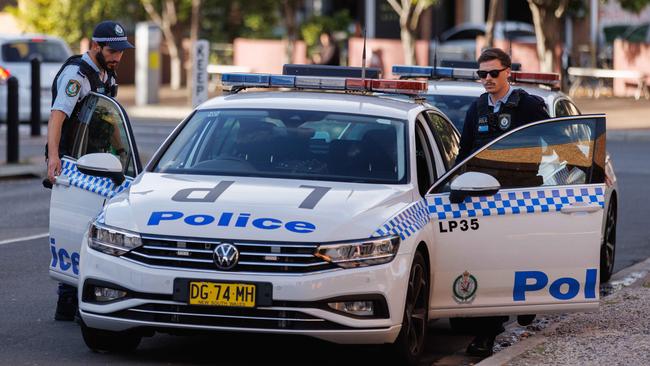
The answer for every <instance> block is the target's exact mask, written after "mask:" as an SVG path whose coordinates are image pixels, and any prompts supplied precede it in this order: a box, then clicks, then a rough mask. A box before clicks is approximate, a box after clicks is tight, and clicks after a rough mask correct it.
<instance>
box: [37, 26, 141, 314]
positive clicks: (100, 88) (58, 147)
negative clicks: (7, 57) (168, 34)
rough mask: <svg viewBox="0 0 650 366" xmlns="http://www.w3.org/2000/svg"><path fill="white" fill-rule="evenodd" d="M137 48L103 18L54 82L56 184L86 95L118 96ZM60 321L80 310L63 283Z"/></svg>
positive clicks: (49, 151) (51, 157)
mask: <svg viewBox="0 0 650 366" xmlns="http://www.w3.org/2000/svg"><path fill="white" fill-rule="evenodd" d="M129 48H134V47H133V45H131V44H130V43H129V42H128V41H127V38H126V34H125V33H124V28H123V27H122V26H121V25H120V24H119V23H117V22H114V21H103V22H101V23H99V24H97V26H96V27H95V30H94V31H93V36H92V42H91V45H90V49H89V50H88V52H86V53H84V54H83V55H76V56H72V57H70V58H69V59H68V60H66V62H65V63H64V64H63V66H62V67H61V69H60V70H59V72H58V74H57V75H56V77H55V78H54V82H53V83H52V108H51V112H50V118H49V121H48V127H47V145H46V147H45V155H46V160H47V178H48V180H49V182H51V183H54V181H55V177H56V176H57V175H59V174H60V173H61V157H63V155H71V153H72V151H71V149H72V144H73V139H74V136H72V133H73V128H72V127H73V124H74V123H76V121H77V113H78V112H79V109H80V107H81V105H82V102H83V100H84V98H85V97H86V96H87V95H88V94H89V93H90V92H91V91H93V92H97V93H100V94H104V95H108V96H111V97H115V96H116V94H117V83H116V75H115V70H116V69H117V66H118V65H119V63H120V59H121V58H122V54H123V53H124V50H126V49H129ZM58 293H59V300H58V302H57V307H56V313H55V315H54V319H56V320H74V316H75V313H76V312H77V290H76V288H74V287H72V286H69V285H66V284H63V283H60V284H59V291H58Z"/></svg>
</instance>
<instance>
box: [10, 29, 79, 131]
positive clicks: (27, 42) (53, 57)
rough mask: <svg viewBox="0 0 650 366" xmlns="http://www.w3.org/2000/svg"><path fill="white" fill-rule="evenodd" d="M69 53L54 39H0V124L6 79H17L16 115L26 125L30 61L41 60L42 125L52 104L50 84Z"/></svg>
mask: <svg viewBox="0 0 650 366" xmlns="http://www.w3.org/2000/svg"><path fill="white" fill-rule="evenodd" d="M71 54H72V53H71V52H70V48H69V47H68V45H67V44H66V43H65V42H64V41H63V40H62V39H61V38H58V37H54V36H47V35H40V34H37V35H13V34H12V35H0V56H1V58H0V100H1V101H2V103H0V120H2V121H6V120H7V103H6V102H5V101H6V100H7V85H6V81H7V79H8V78H9V77H11V76H15V77H16V78H17V79H18V98H19V107H18V115H19V118H20V120H21V121H27V120H29V118H30V115H31V99H30V98H31V87H32V79H31V63H30V62H31V59H32V58H34V57H40V59H41V62H42V64H41V119H42V120H43V121H46V120H47V119H48V117H49V114H50V106H51V104H52V93H51V87H52V81H53V80H54V77H55V76H56V73H57V72H58V71H59V68H61V65H63V62H65V60H66V59H67V58H68V57H70V55H71Z"/></svg>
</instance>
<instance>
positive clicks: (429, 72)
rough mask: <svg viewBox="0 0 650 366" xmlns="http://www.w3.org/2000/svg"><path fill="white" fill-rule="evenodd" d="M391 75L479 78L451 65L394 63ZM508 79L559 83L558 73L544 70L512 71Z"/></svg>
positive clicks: (407, 77)
mask: <svg viewBox="0 0 650 366" xmlns="http://www.w3.org/2000/svg"><path fill="white" fill-rule="evenodd" d="M393 75H397V76H399V77H400V78H401V79H409V78H427V79H464V80H479V77H478V75H477V74H476V70H474V69H462V68H453V67H432V66H404V65H395V66H393ZM510 80H511V81H513V82H517V83H528V84H541V85H548V86H551V87H558V86H559V83H560V75H559V74H556V73H546V72H523V71H512V72H511V77H510Z"/></svg>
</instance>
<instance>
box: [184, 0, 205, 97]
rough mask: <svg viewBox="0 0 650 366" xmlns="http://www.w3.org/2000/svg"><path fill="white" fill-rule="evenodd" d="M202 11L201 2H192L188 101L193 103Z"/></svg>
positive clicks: (196, 0)
mask: <svg viewBox="0 0 650 366" xmlns="http://www.w3.org/2000/svg"><path fill="white" fill-rule="evenodd" d="M200 9H201V0H192V20H191V23H190V62H189V66H188V67H187V68H186V70H187V100H188V101H189V102H190V103H192V88H194V85H193V82H194V80H193V78H192V75H193V74H194V61H195V60H194V45H195V44H196V41H197V40H198V39H199V24H200V14H199V10H200Z"/></svg>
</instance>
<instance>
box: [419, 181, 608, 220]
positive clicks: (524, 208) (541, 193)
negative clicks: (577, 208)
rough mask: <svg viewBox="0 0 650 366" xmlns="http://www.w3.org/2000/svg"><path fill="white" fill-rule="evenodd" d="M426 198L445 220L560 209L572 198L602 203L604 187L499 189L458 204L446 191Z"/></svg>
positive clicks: (577, 200) (435, 213)
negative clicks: (488, 194)
mask: <svg viewBox="0 0 650 366" xmlns="http://www.w3.org/2000/svg"><path fill="white" fill-rule="evenodd" d="M427 202H428V204H429V211H430V212H431V216H432V217H433V218H437V219H439V220H447V219H458V218H462V217H478V216H496V215H506V214H514V215H517V214H523V213H535V212H552V211H560V210H561V209H562V207H564V206H567V205H570V204H573V203H575V202H584V203H587V204H598V205H600V207H605V190H604V188H603V187H600V186H591V187H562V188H549V189H535V190H525V191H520V190H517V191H502V192H498V193H496V194H495V195H493V196H489V197H485V196H481V197H467V198H466V199H465V201H464V202H462V203H459V204H455V203H451V202H450V201H449V194H440V195H432V196H427Z"/></svg>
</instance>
